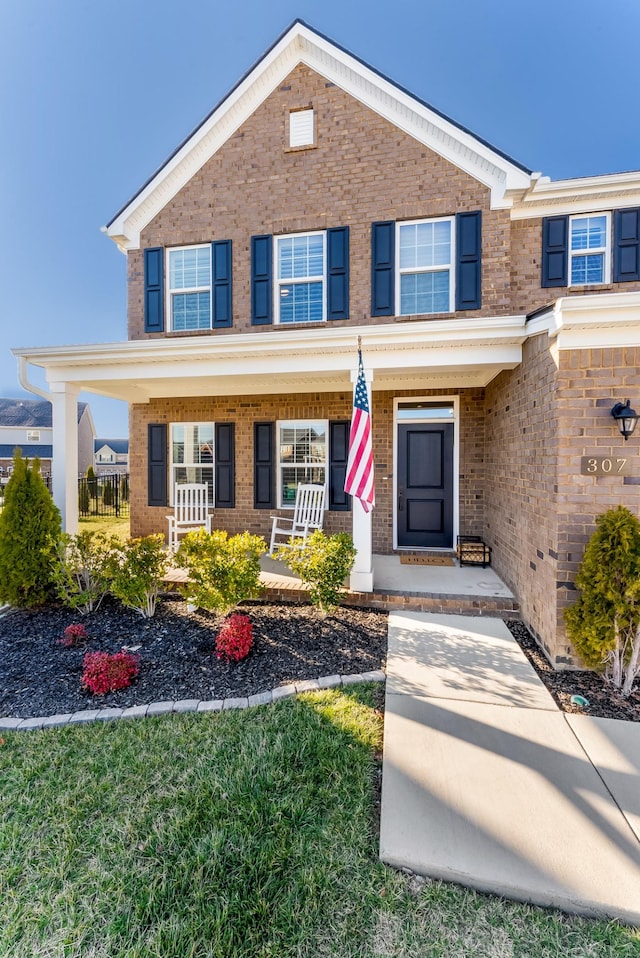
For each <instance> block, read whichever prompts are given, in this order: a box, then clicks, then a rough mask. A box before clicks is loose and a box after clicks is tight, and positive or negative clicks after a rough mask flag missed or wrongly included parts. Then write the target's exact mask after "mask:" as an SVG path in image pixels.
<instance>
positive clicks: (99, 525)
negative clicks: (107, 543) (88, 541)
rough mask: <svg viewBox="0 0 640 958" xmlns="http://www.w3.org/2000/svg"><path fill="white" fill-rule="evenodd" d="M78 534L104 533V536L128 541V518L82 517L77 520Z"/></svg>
mask: <svg viewBox="0 0 640 958" xmlns="http://www.w3.org/2000/svg"><path fill="white" fill-rule="evenodd" d="M78 530H79V531H80V532H83V531H86V532H104V533H105V534H106V535H114V536H120V538H121V539H128V538H129V535H130V522H129V516H126V518H124V519H120V518H117V517H116V516H84V517H80V519H79V520H78Z"/></svg>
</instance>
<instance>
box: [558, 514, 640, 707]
mask: <svg viewBox="0 0 640 958" xmlns="http://www.w3.org/2000/svg"><path fill="white" fill-rule="evenodd" d="M576 586H577V588H578V589H579V590H580V593H581V594H580V596H579V598H578V601H577V602H576V603H575V604H574V605H573V606H571V608H569V609H567V610H566V612H565V622H566V626H567V634H568V635H569V638H570V639H571V641H572V643H573V645H574V647H575V649H576V651H577V652H578V654H579V655H580V658H581V659H582V661H583V662H584V664H585V665H587V666H589V667H591V668H596V669H604V670H605V675H606V677H607V679H608V680H609V681H610V682H611V683H612V685H613V686H614V688H616V689H620V690H621V692H622V694H623V695H624V696H628V695H629V694H630V693H631V688H632V685H633V681H634V679H635V677H636V675H637V674H638V672H639V671H640V522H639V521H638V519H637V517H636V516H634V515H633V514H632V513H631V512H629V510H628V509H625V508H624V506H618V507H617V508H616V509H609V511H608V512H605V513H604V514H603V515H601V516H598V518H597V519H596V531H595V532H594V533H593V535H592V536H591V538H590V539H589V542H588V543H587V547H586V549H585V552H584V556H583V559H582V562H581V564H580V568H579V569H578V574H577V576H576Z"/></svg>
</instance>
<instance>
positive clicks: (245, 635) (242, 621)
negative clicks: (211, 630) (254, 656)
mask: <svg viewBox="0 0 640 958" xmlns="http://www.w3.org/2000/svg"><path fill="white" fill-rule="evenodd" d="M252 645H253V628H252V626H251V622H250V620H249V617H248V616H246V615H241V614H240V613H239V612H236V613H234V615H230V616H229V618H228V619H227V620H226V621H225V623H224V625H223V626H222V628H221V629H220V632H219V633H218V638H217V639H216V655H217V657H218V658H219V659H226V660H227V661H228V662H239V661H240V659H244V658H245V657H246V656H247V655H248V654H249V651H250V649H251V646H252Z"/></svg>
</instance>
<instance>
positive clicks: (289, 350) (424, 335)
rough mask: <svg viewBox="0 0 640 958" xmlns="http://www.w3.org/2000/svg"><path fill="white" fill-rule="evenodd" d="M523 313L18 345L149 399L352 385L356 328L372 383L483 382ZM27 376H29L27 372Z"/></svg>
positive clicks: (67, 373) (497, 365) (505, 353)
mask: <svg viewBox="0 0 640 958" xmlns="http://www.w3.org/2000/svg"><path fill="white" fill-rule="evenodd" d="M524 327H525V320H524V317H522V316H515V317H513V316H510V317H500V318H493V319H486V318H479V319H478V320H474V321H469V320H463V321H433V322H424V321H418V322H410V323H391V324H384V325H380V326H361V327H348V328H347V327H340V328H337V329H334V328H331V326H328V325H325V326H323V327H322V328H317V327H316V328H313V329H300V328H299V327H298V328H296V329H295V330H294V329H291V330H290V329H282V328H276V329H272V330H269V331H266V332H252V333H235V334H230V335H228V334H227V335H220V334H216V335H206V336H197V337H188V338H182V337H180V338H177V337H176V338H174V337H167V338H163V339H154V340H136V341H131V342H120V343H106V344H101V345H95V346H58V347H51V348H46V347H41V348H29V349H14V350H13V352H14V355H16V357H18V359H19V361H20V363H21V365H22V366H23V367H25V370H24V371H26V366H27V365H28V364H32V365H35V366H39V367H41V368H43V369H44V371H45V377H46V381H47V383H48V384H49V385H50V386H51V385H53V384H56V383H69V384H73V385H76V386H78V387H79V388H80V389H81V390H84V391H87V392H92V393H96V394H98V395H102V396H108V397H110V398H114V399H123V400H125V401H127V402H135V403H145V402H149V401H150V400H151V399H160V398H176V397H181V396H202V395H238V394H241V395H252V396H255V395H269V394H274V393H283V392H291V393H308V392H339V391H342V390H350V389H351V375H352V371H353V370H354V369H355V367H356V365H357V339H358V336H359V335H360V336H362V349H363V359H364V364H365V368H366V370H367V371H368V372H372V373H373V383H372V386H373V389H374V390H400V389H431V388H442V389H451V388H453V387H467V388H468V387H474V386H476V387H477V386H485V385H487V383H489V382H490V381H491V380H492V379H493V378H494V377H495V376H496V375H497V374H498V373H499V372H500V371H501V370H503V369H512V368H514V367H515V366H517V365H518V363H519V362H520V361H521V358H522V353H521V346H522V342H523V341H524V339H525V338H526V332H525V328H524ZM25 378H26V377H25Z"/></svg>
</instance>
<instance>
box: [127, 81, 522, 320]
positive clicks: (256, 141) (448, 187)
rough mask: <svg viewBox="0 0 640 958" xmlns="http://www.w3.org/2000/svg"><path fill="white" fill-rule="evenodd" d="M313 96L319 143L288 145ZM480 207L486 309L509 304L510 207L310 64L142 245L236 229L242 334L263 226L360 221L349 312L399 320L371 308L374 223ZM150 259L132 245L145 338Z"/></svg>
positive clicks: (498, 311) (131, 277) (134, 298)
mask: <svg viewBox="0 0 640 958" xmlns="http://www.w3.org/2000/svg"><path fill="white" fill-rule="evenodd" d="M306 105H313V107H314V109H315V111H316V129H317V146H316V147H314V148H312V149H305V150H296V151H287V150H286V149H285V147H286V144H287V142H288V128H287V121H288V114H289V110H290V109H292V108H295V107H300V106H306ZM477 209H482V211H483V224H482V226H483V237H484V244H483V245H484V249H483V269H482V275H483V289H482V304H483V308H482V312H483V313H484V314H486V315H505V314H509V312H510V310H511V295H510V285H509V268H508V258H507V253H508V247H509V237H510V224H509V214H508V211H505V210H495V211H492V210H490V209H489V191H488V189H487V188H486V187H484V186H483V185H481V184H480V183H478V182H477V181H475V180H473V179H472V178H471V177H470V176H469V175H467V174H466V173H464V172H462V171H461V170H459V169H457V168H456V167H454V166H453V165H452V164H451V163H449V162H447V161H446V160H444V159H442V158H441V157H440V156H438V155H437V154H436V153H433V152H432V151H430V150H428V149H427V148H426V147H425V146H423V145H422V144H420V143H418V142H417V141H416V140H414V139H412V138H411V137H410V136H408V135H407V134H406V133H403V132H402V131H401V130H399V129H398V128H397V127H395V126H394V125H392V124H391V123H389V122H388V121H387V120H384V119H383V118H382V117H380V116H378V115H377V114H376V113H374V112H373V111H371V110H369V109H368V108H367V107H365V106H363V105H362V104H361V103H359V102H358V101H357V100H355V99H353V98H352V97H351V96H349V95H348V94H347V93H345V92H344V91H342V90H341V89H340V88H339V87H337V86H334V85H332V84H327V82H326V81H325V79H324V78H323V77H321V76H319V75H318V74H317V73H314V72H313V71H312V70H310V69H309V68H308V67H305V66H302V65H300V66H298V67H297V68H296V69H295V70H294V71H293V72H292V73H291V74H290V76H289V77H287V79H286V81H285V82H284V83H283V84H282V85H281V86H280V87H279V88H278V89H277V90H275V91H274V92H273V93H272V94H271V96H269V97H268V99H267V100H266V101H265V102H264V103H263V104H262V105H261V106H259V107H258V109H257V110H256V111H255V113H254V114H253V115H252V116H251V117H250V118H249V119H248V120H247V121H246V123H244V124H243V126H242V127H241V128H240V129H239V130H238V131H237V132H236V133H235V134H234V135H233V136H232V137H231V138H230V140H228V141H227V142H226V143H225V144H224V145H223V146H222V147H221V149H220V150H219V151H218V152H217V153H216V154H215V156H213V157H211V158H210V159H209V160H208V161H207V162H206V163H205V165H204V166H203V167H202V169H201V170H200V171H199V172H198V173H197V174H196V175H195V176H194V177H193V178H192V179H191V181H190V182H189V183H188V184H187V185H186V186H185V187H184V188H183V189H182V190H181V191H180V193H179V194H178V195H177V196H176V197H175V198H174V199H173V200H171V201H170V202H169V203H167V205H166V206H165V207H164V209H163V210H162V211H161V212H160V213H159V214H158V215H157V216H156V217H155V219H154V220H153V221H152V222H151V223H150V224H149V225H148V226H147V227H146V228H145V230H144V231H143V233H142V238H141V246H142V247H143V248H144V247H150V246H165V245H174V246H175V245H181V244H189V243H203V242H210V241H211V240H214V239H219V240H227V239H231V240H232V241H233V313H234V317H233V330H232V332H239V331H242V330H249V329H250V328H251V327H250V322H251V320H250V316H251V309H250V275H251V274H250V237H251V236H252V235H254V234H258V233H285V232H289V231H300V230H319V229H325V228H327V227H332V226H349V227H350V244H351V249H350V294H351V310H350V320H348V321H345V322H349V321H350V322H352V323H358V324H360V323H363V322H366V323H375V322H388V321H389V318H388V317H382V318H380V319H378V320H376V319H372V318H371V317H370V309H371V304H370V298H371V223H372V222H374V221H376V220H389V219H408V218H418V217H429V216H447V215H451V214H455V213H457V212H460V211H469V210H477ZM142 259H143V254H142V250H135V251H133V252H131V253H129V256H128V260H129V266H128V282H129V333H130V338H133V339H140V338H144V337H145V333H144V331H143V329H144V322H143V286H142V284H143V271H142ZM457 315H459V316H463V315H472V316H478V315H479V313H478V311H472V312H471V313H459V314H457ZM339 325H343V323H339ZM267 328H271V327H267ZM260 329H261V327H254V329H253V331H254V332H256V331H258V332H259V331H260ZM217 334H219V335H225V331H224V330H220V331H217V332H216V335H217ZM160 335H164V334H160ZM175 335H183V336H184V335H194V334H193V333H191V334H189V333H187V334H184V333H179V334H175ZM195 335H199V334H198V333H195Z"/></svg>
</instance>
